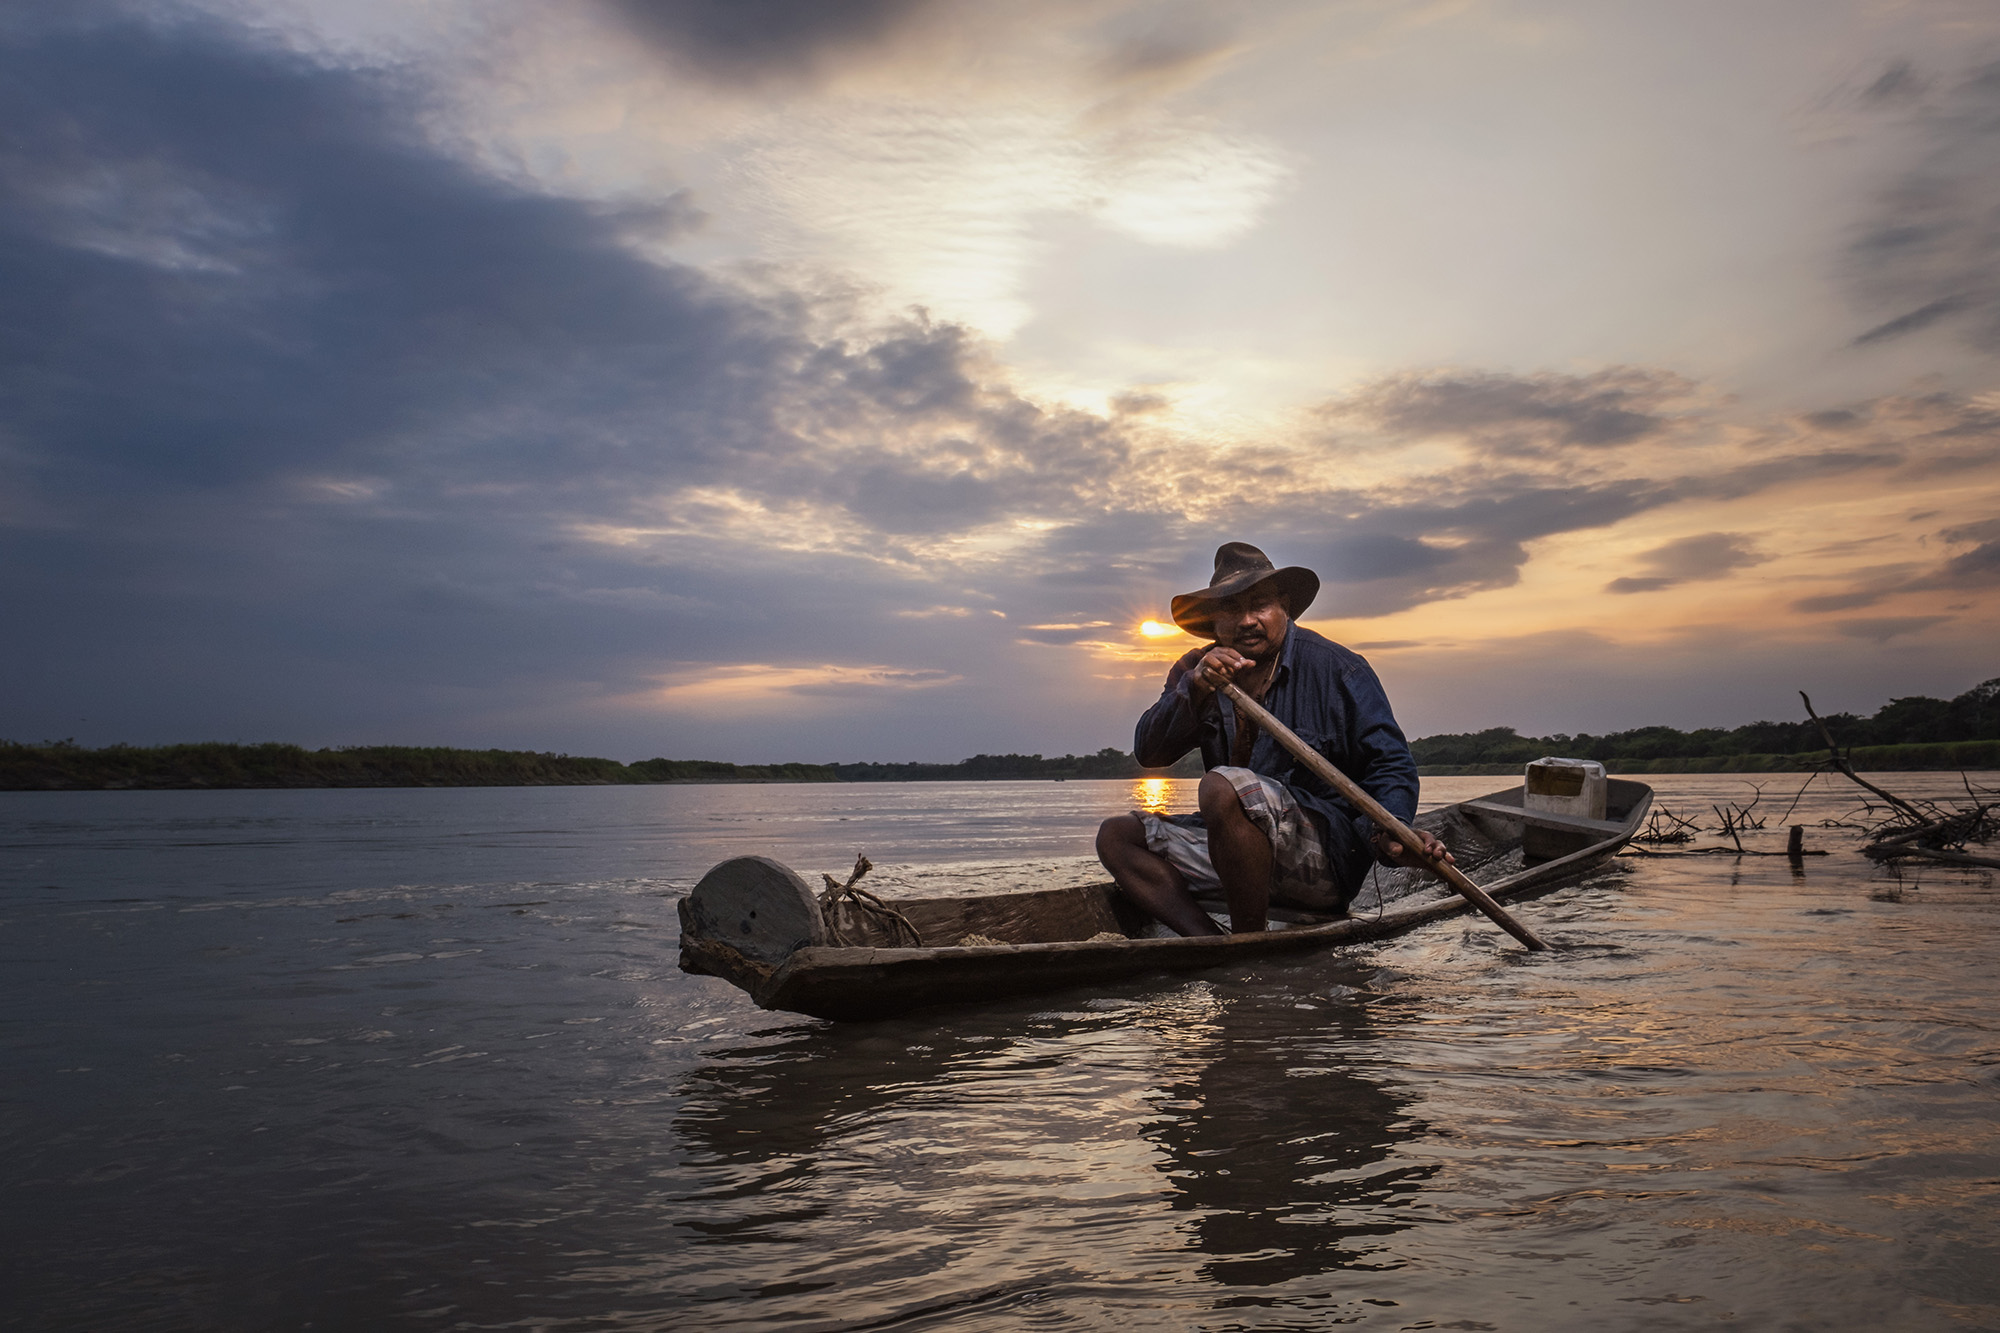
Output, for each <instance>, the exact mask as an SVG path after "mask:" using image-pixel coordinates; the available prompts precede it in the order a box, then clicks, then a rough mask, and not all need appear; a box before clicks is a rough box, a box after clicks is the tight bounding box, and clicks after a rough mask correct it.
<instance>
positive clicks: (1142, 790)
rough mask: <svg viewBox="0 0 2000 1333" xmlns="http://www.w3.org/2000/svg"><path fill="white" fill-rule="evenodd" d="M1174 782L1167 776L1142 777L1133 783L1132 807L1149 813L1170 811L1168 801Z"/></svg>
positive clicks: (1158, 813) (1161, 813) (1156, 813)
mask: <svg viewBox="0 0 2000 1333" xmlns="http://www.w3.org/2000/svg"><path fill="white" fill-rule="evenodd" d="M1173 789H1174V784H1173V783H1172V782H1171V781H1170V780H1169V779H1167V778H1140V779H1139V780H1138V781H1137V782H1134V783H1133V784H1132V808H1133V809H1135V810H1140V811H1143V812H1145V813H1146V814H1149V815H1164V814H1166V813H1168V807H1167V801H1168V797H1169V796H1171V795H1172V793H1173Z"/></svg>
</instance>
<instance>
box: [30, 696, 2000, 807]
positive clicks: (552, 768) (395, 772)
mask: <svg viewBox="0 0 2000 1333" xmlns="http://www.w3.org/2000/svg"><path fill="white" fill-rule="evenodd" d="M1826 721H1827V726H1828V727H1829V728H1830V729H1831V730H1832V732H1833V736H1834V739H1835V740H1837V741H1838V742H1840V744H1841V746H1842V747H1843V748H1844V749H1850V751H1851V757H1852V759H1853V760H1854V763H1855V765H1856V766H1857V767H1859V768H1866V769H1877V770H1883V769H1891V770H1892V769H1956V768H1968V769H1970V768H1980V769H1990V768H2000V677H1996V678H1995V679H1993V680H1989V681H1987V682H1986V683H1985V684H1983V685H1979V686H1975V687H1974V688H1972V689H1970V690H1967V691H1966V692H1965V693H1964V694H1961V695H1959V696H1958V697H1957V698H1956V699H1929V698H1925V697H1923V696H1921V695H1916V696H1912V697H1909V698H1905V699H1894V700H1891V701H1890V702H1889V703H1887V704H1884V705H1883V706H1882V707H1881V708H1879V709H1877V710H1876V712H1875V715H1874V716H1873V717H1858V716H1856V715H1855V714H1852V713H1835V714H1833V715H1831V716H1829V717H1828V718H1827V719H1826ZM1410 749H1411V751H1412V752H1413V753H1414V754H1415V756H1416V760H1417V764H1418V766H1419V767H1420V768H1421V770H1422V771H1423V772H1425V773H1427V774H1432V775H1443V774H1453V773H1514V772H1519V771H1520V768H1521V765H1523V764H1525V763H1527V762H1528V761H1529V760H1531V759H1539V758H1541V757H1542V756H1543V755H1563V756H1566V757H1568V758H1572V759H1596V760H1599V761H1601V762H1602V763H1603V764H1604V766H1605V767H1606V768H1607V769H1609V770H1610V771H1612V772H1614V773H1715V772H1728V773H1751V772H1766V773H1768V772H1784V771H1787V770H1794V769H1807V768H1812V767H1815V766H1816V765H1817V764H1819V762H1820V761H1821V760H1822V759H1823V758H1824V757H1825V755H1826V746H1825V744H1824V742H1822V741H1821V739H1820V735H1819V729H1818V728H1817V727H1815V726H1814V725H1813V724H1812V723H1811V722H1752V723H1750V724H1749V725H1747V726H1741V727H1734V728H1731V729H1729V730H1723V729H1721V728H1715V727H1708V728H1703V729H1702V730H1699V731H1676V730H1675V729H1674V728H1672V727H1639V728H1636V729H1634V730H1632V731H1617V732H1612V733H1610V734H1609V735H1604V736H1592V735H1580V736H1566V735H1556V736H1522V735H1520V734H1519V733H1517V732H1516V731H1515V730H1514V729H1513V728H1512V727H1492V728H1489V729H1488V730H1486V731H1478V732H1465V733H1458V734H1454V735H1444V736H1425V737H1423V738H1422V739H1420V740H1416V741H1413V742H1411V744H1410ZM1200 772H1201V757H1200V755H1199V754H1192V755H1189V756H1187V757H1186V758H1184V759H1182V760H1181V762H1180V763H1178V764H1175V765H1174V766H1173V767H1172V768H1171V769H1146V768H1141V767H1139V765H1138V763H1137V762H1136V761H1134V760H1133V758H1132V756H1131V755H1129V754H1126V753H1125V752H1124V751H1122V750H1114V749H1111V748H1109V747H1106V748H1105V749H1102V750H1099V751H1098V752H1097V753H1096V754H1087V755H1074V754H1066V755H1062V756H1061V757H1059V758H1054V759H1045V758H1043V757H1042V756H1041V755H1038V754H979V755H974V756H973V757H972V758H970V759H962V760H960V761H959V762H957V763H955V764H915V763H912V764H729V763H722V762H720V761H715V760H705V759H645V760H641V761H640V762H638V763H636V764H621V763H619V762H618V761H617V760H615V759H594V758H590V757H587V756H581V755H567V754H539V753H535V752H533V751H526V750H454V749H447V748H443V747H435V746H407V745H356V746H346V747H343V748H339V749H328V750H308V749H305V748H303V747H302V746H297V745H278V744H267V745H227V744H222V743H219V742H218V743H210V744H201V745H153V746H136V745H112V746H107V747H106V748H104V749H101V750H90V749H85V748H83V747H81V746H78V745H75V744H73V743H71V742H69V741H51V742H44V743H42V744H40V745H23V744H20V743H17V742H14V741H0V790H8V791H63V790H107V789H118V788H183V787H531V786H605V785H611V784H622V783H661V782H939V781H946V782H948V781H990V780H994V779H1010V778H1011V779H1016V780H1041V781H1048V780H1053V779H1059V778H1136V777H1146V776H1158V775H1161V774H1163V773H1170V774H1173V775H1176V776H1182V777H1193V776H1197V775H1199V774H1200Z"/></svg>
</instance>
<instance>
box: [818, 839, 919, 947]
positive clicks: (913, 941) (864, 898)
mask: <svg viewBox="0 0 2000 1333" xmlns="http://www.w3.org/2000/svg"><path fill="white" fill-rule="evenodd" d="M874 868H875V863H874V862H872V861H870V860H869V859H868V858H867V857H865V856H861V855H859V854H857V855H856V856H855V858H854V873H853V874H851V875H849V876H848V877H847V883H845V884H842V883H841V882H840V881H839V880H837V879H835V878H834V877H833V876H832V875H829V874H826V873H825V872H824V871H822V872H821V873H820V878H821V879H823V880H825V881H826V891H825V892H823V893H821V894H820V896H819V908H820V912H821V914H822V915H824V916H825V918H826V928H827V930H828V931H829V932H830V933H831V934H832V935H833V937H834V939H835V940H836V941H837V942H838V943H841V944H848V943H849V941H848V940H846V939H843V938H842V937H841V930H840V925H839V920H840V918H839V916H838V915H837V914H836V913H835V911H834V908H835V907H836V906H838V905H839V904H840V903H842V902H849V903H852V904H854V906H855V908H856V909H857V910H859V911H863V912H867V913H869V914H870V915H871V916H874V917H875V918H877V919H878V920H881V921H885V922H887V923H888V925H889V938H890V939H891V940H896V941H900V940H901V939H902V937H903V934H904V933H905V932H908V934H909V937H910V947H911V948H913V949H921V948H923V947H924V937H923V936H922V935H919V934H918V933H917V928H916V927H915V926H913V925H911V924H910V918H908V917H906V916H904V915H903V914H902V913H901V912H898V911H897V910H896V909H895V908H893V907H891V906H889V904H887V903H885V902H883V901H882V900H881V899H880V898H878V897H876V896H875V895H874V894H872V893H870V892H869V891H868V890H866V889H864V888H862V887H861V886H860V885H859V884H858V883H857V882H856V881H858V880H859V879H860V878H861V877H862V876H863V875H865V874H867V873H868V872H869V871H871V870H873V869H874Z"/></svg>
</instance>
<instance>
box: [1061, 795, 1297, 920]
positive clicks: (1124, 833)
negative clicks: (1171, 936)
mask: <svg viewBox="0 0 2000 1333" xmlns="http://www.w3.org/2000/svg"><path fill="white" fill-rule="evenodd" d="M1258 836H1260V837H1261V836H1262V835H1261V834H1259V835H1258ZM1097 859H1098V860H1100V861H1102V862H1103V863H1104V868H1105V869H1106V870H1109V871H1110V872H1111V878H1112V879H1114V880H1116V881H1117V882H1118V887H1119V888H1120V889H1122V890H1123V891H1124V893H1125V896H1126V897H1127V898H1130V899H1131V900H1132V901H1133V902H1134V903H1135V904H1137V906H1138V907H1139V910H1141V911H1143V912H1145V913H1146V914H1147V915H1149V916H1151V917H1152V918H1153V919H1154V920H1155V921H1158V922H1160V923H1162V924H1163V925H1165V926H1166V927H1167V929H1169V930H1171V931H1173V932H1174V933H1175V934H1177V935H1220V934H1222V933H1223V930H1222V927H1221V926H1218V925H1217V924H1216V923H1215V920H1214V918H1213V917H1211V916H1209V914H1208V913H1206V912H1204V911H1202V910H1201V904H1200V903H1198V902H1196V901H1195V900H1194V894H1193V893H1191V892H1189V890H1188V886H1187V880H1186V878H1185V877H1183V876H1182V874H1181V872H1180V871H1178V870H1176V869H1174V867H1173V865H1172V864H1171V863H1170V862H1169V861H1168V860H1167V858H1166V857H1164V856H1161V855H1159V854H1158V853H1157V852H1154V851H1153V850H1151V849H1150V848H1148V847H1147V846H1146V826H1145V825H1144V824H1141V823H1140V822H1139V817H1138V816H1137V815H1114V816H1112V817H1111V818H1110V819H1107V820H1105V821H1104V823H1103V824H1101V825H1099V826H1098V829H1097Z"/></svg>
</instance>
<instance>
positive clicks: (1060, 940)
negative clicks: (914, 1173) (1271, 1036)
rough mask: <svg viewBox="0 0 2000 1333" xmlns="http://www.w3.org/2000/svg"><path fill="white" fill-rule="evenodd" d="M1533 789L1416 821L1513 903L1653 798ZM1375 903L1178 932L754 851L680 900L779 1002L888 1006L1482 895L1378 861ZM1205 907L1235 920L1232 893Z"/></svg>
mask: <svg viewBox="0 0 2000 1333" xmlns="http://www.w3.org/2000/svg"><path fill="white" fill-rule="evenodd" d="M1523 791H1524V788H1522V787H1514V788H1511V789H1509V790H1506V791H1498V792H1494V793H1492V794H1491V795H1488V796H1482V797H1479V798H1478V799H1476V800H1470V801H1460V802H1459V803H1458V804H1456V805H1449V806H1444V807H1442V808H1440V809H1437V810H1432V811H1430V812H1428V813H1426V814H1422V815H1419V816H1417V818H1416V819H1415V820H1414V821H1413V823H1414V824H1415V826H1416V827H1417V828H1419V829H1421V830H1425V831H1427V832H1430V833H1435V834H1436V835H1437V836H1438V837H1439V838H1441V839H1443V841H1444V844H1445V845H1446V846H1447V847H1449V848H1450V849H1451V851H1452V854H1453V856H1455V857H1456V858H1457V860H1458V865H1459V868H1460V869H1462V870H1464V871H1465V872H1466V874H1467V875H1468V876H1469V877H1470V878H1471V879H1472V880H1473V882H1475V883H1477V884H1478V885H1479V886H1480V887H1481V888H1483V889H1485V890H1486V892H1487V893H1489V894H1490V895H1492V896H1493V897H1494V898H1496V899H1499V900H1501V901H1505V900H1507V899H1510V898H1513V899H1519V898H1523V897H1527V896H1530V895H1535V894H1540V893H1545V892H1547V891H1548V890H1550V889H1553V888H1558V887H1561V886H1563V885H1565V884H1570V883H1573V882H1575V881H1576V880H1577V879H1579V878H1581V877H1582V876H1584V875H1585V874H1587V873H1589V872H1590V871H1591V870H1594V869H1596V868H1597V867H1598V866H1600V865H1602V864H1603V863H1604V862H1605V861H1607V860H1608V859H1610V858H1611V857H1612V856H1613V855H1614V854H1616V853H1617V851H1618V850H1619V849H1620V848H1621V847H1623V846H1624V845H1625V844H1626V843H1627V842H1629V841H1630V840H1631V838H1632V835H1633V834H1634V833H1635V832H1637V831H1638V829H1639V826H1640V823H1641V822H1642V821H1643V820H1644V819H1645V817H1646V812H1647V810H1648V809H1649V808H1650V807H1651V805H1652V803H1653V792H1652V789H1651V788H1650V787H1647V786H1646V785H1645V784H1643V783H1639V782H1631V781H1626V780H1622V779H1617V778H1612V779H1609V780H1608V781H1607V782H1606V801H1605V818H1603V819H1589V818H1584V817H1582V816H1577V815H1568V814H1554V813H1546V812H1543V811H1540V810H1533V809H1529V808H1527V807H1526V805H1524V803H1523ZM1360 901H1361V902H1362V903H1363V904H1364V906H1363V908H1362V909H1361V910H1363V911H1364V912H1369V913H1371V914H1369V915H1362V916H1324V915H1315V914H1312V913H1307V912H1296V911H1290V910H1286V909H1282V908H1273V909H1272V911H1271V917H1272V929H1270V930H1267V931H1264V932H1263V933H1261V934H1249V935H1220V936H1208V937H1204V938H1182V937H1180V936H1177V935H1172V934H1168V933H1165V930H1164V927H1160V926H1158V925H1156V924H1155V923H1154V922H1153V921H1152V920H1151V919H1150V918H1148V917H1146V916H1144V915H1143V914H1142V913H1140V912H1139V911H1138V910H1137V909H1136V908H1134V907H1133V906H1132V905H1131V904H1130V903H1129V902H1127V901H1126V900H1125V898H1124V896H1123V895H1122V894H1121V893H1119V891H1118V888H1117V886H1116V885H1114V884H1111V883H1109V882H1106V883H1101V884H1084V885H1077V886H1074V887H1070V888H1055V889H1026V890H1022V891H1019V892H1013V893H978V894H966V895H962V896H952V897H932V898H891V899H886V900H884V902H885V905H886V906H887V907H888V908H890V909H893V911H886V912H885V911H883V910H881V909H880V908H876V907H874V906H871V905H869V904H867V903H866V902H865V901H861V900H857V898H856V897H854V896H852V895H841V894H838V893H837V891H836V889H835V886H834V885H833V883H832V881H831V880H830V879H829V881H828V890H827V891H826V892H824V893H821V894H817V895H816V894H814V892H813V891H812V890H811V889H810V888H808V887H807V885H806V883H805V881H804V880H803V879H801V878H800V877H799V876H798V875H796V874H795V873H793V872H792V871H791V870H789V869H787V868H786V867H785V866H783V865H780V864H779V863H778V862H776V861H773V860H771V859H769V858H768V857H762V856H739V857H736V858H734V859H732V860H728V861H724V862H722V863H721V864H720V865H717V866H716V867H715V868H714V869H712V870H710V871H709V872H708V873H707V874H706V875H704V876H702V879H701V882H700V883H699V884H697V885H696V886H695V888H694V891H693V892H692V893H690V894H689V895H688V896H687V897H685V898H683V899H682V900H681V903H680V918H681V953H680V965H681V970H683V971H685V972H693V973H700V974H705V975H708V976H714V977H720V978H722V979H723V980H725V981H728V982H731V983H732V984H734V985H736V986H739V987H741V988H742V989H743V990H745V991H748V992H749V993H750V996H751V998H752V999H754V1000H755V1001H756V1002H757V1003H758V1004H759V1005H761V1006H763V1007H764V1008H766V1009H784V1010H789V1011H792V1012H794V1013H802V1014H811V1015H813V1016H815V1017H818V1018H830V1019H865V1018H882V1017H887V1016H889V1015H892V1014H897V1013H902V1012H904V1011H907V1010H911V1009H917V1008H923V1007H927V1006H931V1005H942V1004H966V1003H976V1002H979V1001H983V1000H990V999H997V998H1000V997H1002V996H1009V995H1023V994H1039V993H1043V992H1052V991H1057V990H1063V989H1069V988H1074V987H1079V986H1089V985H1093V984H1098V983H1103V982H1107V981H1113V980H1117V979H1120V978H1124V977H1130V976H1137V975H1142V974H1145V973H1150V972H1177V971H1189V970H1196V969H1205V968H1214V967H1225V966H1229V965H1231V964H1235V963H1240V962H1243V961H1245V960H1248V959H1255V958H1264V957H1270V956H1274V955H1281V954H1291V953H1301V952H1307V951H1312V950H1321V949H1330V948H1335V947H1338V946H1342V945H1352V944H1360V943H1364V942H1367V941H1370V940H1379V939H1383V938H1386V937H1388V936H1391V935H1397V934H1401V933H1402V932H1404V931H1407V930H1411V929H1413V928H1415V927H1417V926H1421V925H1424V924H1426V923H1427V922H1431V921H1437V920H1440V919H1442V918H1445V917H1450V916H1456V915H1458V914H1460V913H1462V912H1465V911H1467V910H1469V909H1470V907H1471V904H1470V903H1468V902H1467V901H1466V900H1465V899H1464V898H1461V897H1459V896H1458V894H1457V893H1455V892H1453V891H1451V890H1450V889H1448V888H1447V887H1446V886H1445V885H1444V884H1443V882H1442V881H1440V880H1439V879H1437V878H1436V877H1435V876H1434V875H1431V874H1430V873H1428V872H1426V871H1419V870H1409V869H1404V870H1378V871H1376V872H1375V888H1374V889H1373V890H1372V891H1371V890H1369V889H1366V888H1364V889H1363V891H1362V894H1361V897H1360ZM1377 903H1379V904H1380V910H1379V911H1374V910H1373V909H1374V906H1375V904H1377ZM1206 905H1207V906H1209V908H1210V910H1211V911H1214V912H1217V913H1218V914H1219V915H1220V917H1221V919H1223V920H1227V919H1228V918H1227V914H1226V909H1225V908H1223V907H1222V906H1221V904H1219V903H1211V904H1206ZM899 917H900V918H901V919H900V920H898V919H897V918H899ZM913 935H914V939H913V938H912V937H913Z"/></svg>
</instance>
